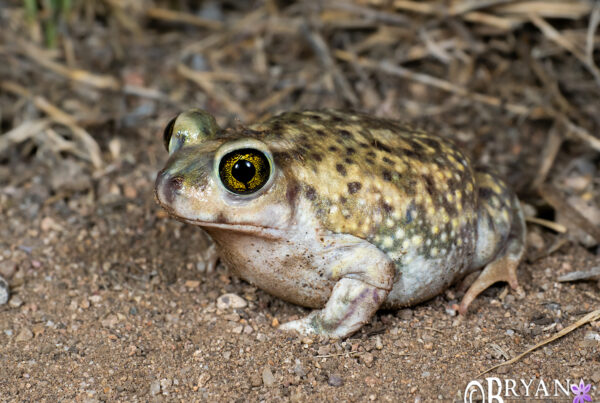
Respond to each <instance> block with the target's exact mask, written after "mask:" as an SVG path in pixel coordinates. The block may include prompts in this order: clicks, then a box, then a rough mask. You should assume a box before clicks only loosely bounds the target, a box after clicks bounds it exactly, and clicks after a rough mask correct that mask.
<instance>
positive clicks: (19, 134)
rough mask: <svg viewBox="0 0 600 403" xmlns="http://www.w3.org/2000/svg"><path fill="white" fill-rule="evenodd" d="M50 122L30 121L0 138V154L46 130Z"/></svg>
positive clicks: (46, 120) (42, 120)
mask: <svg viewBox="0 0 600 403" xmlns="http://www.w3.org/2000/svg"><path fill="white" fill-rule="evenodd" d="M49 124H50V121H49V120H48V119H37V120H28V121H25V122H23V123H21V124H20V125H19V126H17V127H14V128H12V129H11V130H9V131H7V132H6V133H4V134H3V135H2V136H0V152H3V151H4V150H6V149H8V147H10V146H11V145H13V144H16V143H21V142H23V141H25V140H27V139H29V138H31V137H34V136H35V135H36V134H38V133H39V132H41V131H42V130H44V129H46V128H47V127H48V125H49Z"/></svg>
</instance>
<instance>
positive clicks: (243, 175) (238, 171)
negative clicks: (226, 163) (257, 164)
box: [231, 160, 256, 185]
mask: <svg viewBox="0 0 600 403" xmlns="http://www.w3.org/2000/svg"><path fill="white" fill-rule="evenodd" d="M255 174H256V168H254V165H252V163H251V162H250V161H246V160H238V161H237V162H236V163H235V164H233V167H232V168H231V175H232V176H233V177H234V178H235V179H237V180H238V181H240V182H242V183H243V184H244V185H246V184H247V183H248V182H250V181H251V180H252V178H254V175H255Z"/></svg>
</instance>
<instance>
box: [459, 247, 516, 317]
mask: <svg viewBox="0 0 600 403" xmlns="http://www.w3.org/2000/svg"><path fill="white" fill-rule="evenodd" d="M520 260H521V259H520V257H519V258H518V259H515V258H514V256H511V255H510V254H505V255H503V256H501V257H499V258H498V259H496V260H494V261H493V262H490V263H488V265H487V266H486V267H485V269H483V271H482V272H481V274H480V275H479V277H477V280H475V282H474V283H473V284H472V285H471V287H469V290H468V291H467V293H466V294H465V296H464V297H463V299H462V301H461V302H460V306H459V307H458V312H459V313H460V314H461V315H464V314H466V313H467V310H468V309H469V305H470V304H471V302H473V300H474V299H475V298H476V297H477V296H478V295H479V294H481V293H482V292H483V291H485V290H486V289H487V288H488V287H490V286H491V285H492V284H494V283H497V282H499V281H506V282H507V283H508V284H509V285H510V286H511V288H513V289H516V288H518V287H519V282H518V280H517V267H519V261H520Z"/></svg>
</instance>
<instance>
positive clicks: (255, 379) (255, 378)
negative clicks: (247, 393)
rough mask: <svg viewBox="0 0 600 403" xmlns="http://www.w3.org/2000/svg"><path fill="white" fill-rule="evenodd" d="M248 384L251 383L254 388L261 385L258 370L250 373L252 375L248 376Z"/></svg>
mask: <svg viewBox="0 0 600 403" xmlns="http://www.w3.org/2000/svg"><path fill="white" fill-rule="evenodd" d="M250 385H252V386H253V387H255V388H257V387H259V386H260V385H262V377H261V376H260V375H259V374H258V372H257V373H255V374H252V376H251V377H250Z"/></svg>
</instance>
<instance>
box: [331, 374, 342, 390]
mask: <svg viewBox="0 0 600 403" xmlns="http://www.w3.org/2000/svg"><path fill="white" fill-rule="evenodd" d="M327 383H328V384H329V385H330V386H335V387H340V386H342V385H343V384H344V380H343V379H342V377H341V376H339V375H337V374H331V375H329V378H328V379H327Z"/></svg>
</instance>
